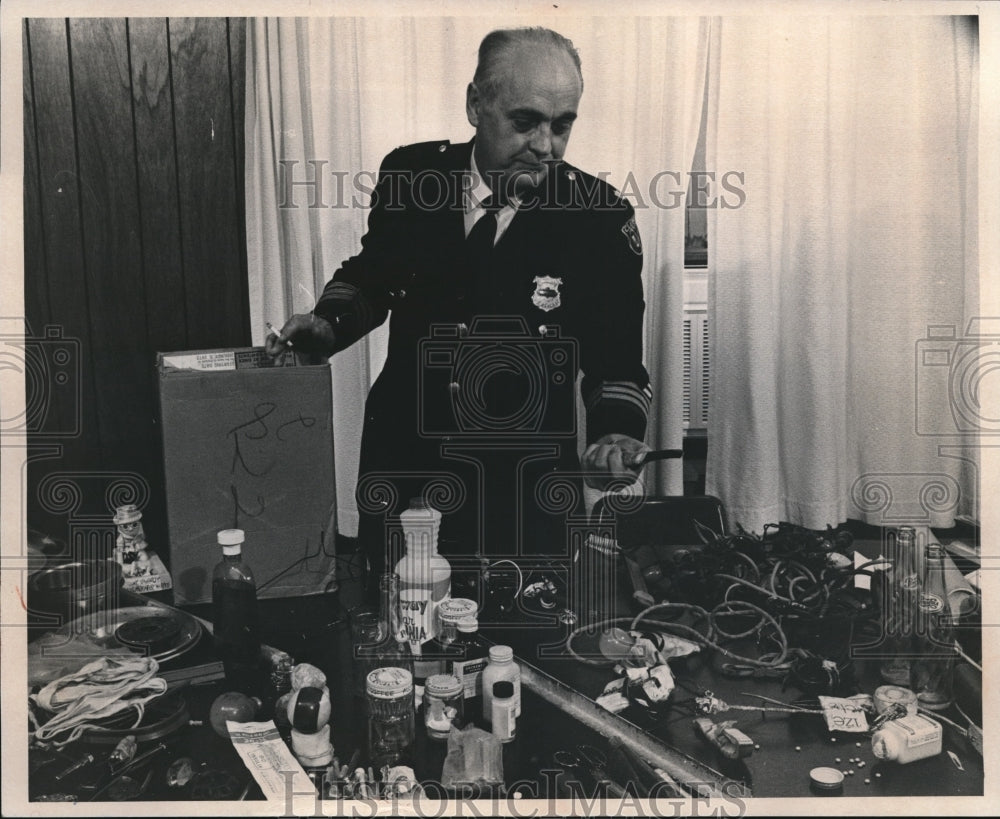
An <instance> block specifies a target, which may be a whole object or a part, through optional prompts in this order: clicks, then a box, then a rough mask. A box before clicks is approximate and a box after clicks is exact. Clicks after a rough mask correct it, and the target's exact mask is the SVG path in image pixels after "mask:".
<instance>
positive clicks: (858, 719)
mask: <svg viewBox="0 0 1000 819" xmlns="http://www.w3.org/2000/svg"><path fill="white" fill-rule="evenodd" d="M819 706H820V708H822V709H823V717H824V718H825V719H826V727H827V728H829V729H830V730H831V731H847V732H848V733H865V732H866V731H867V730H868V718H867V717H866V716H865V709H864V706H863V705H862V704H860V703H859V702H857V701H856V700H852V699H844V698H842V697H823V696H821V697H820V698H819Z"/></svg>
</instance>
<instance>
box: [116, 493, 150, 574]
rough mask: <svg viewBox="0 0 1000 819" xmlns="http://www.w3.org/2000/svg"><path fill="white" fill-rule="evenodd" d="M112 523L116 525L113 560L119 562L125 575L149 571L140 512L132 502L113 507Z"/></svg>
mask: <svg viewBox="0 0 1000 819" xmlns="http://www.w3.org/2000/svg"><path fill="white" fill-rule="evenodd" d="M114 523H115V525H116V526H117V527H118V537H117V538H116V540H115V560H117V561H118V563H120V564H121V567H122V574H123V575H124V576H125V577H138V576H139V575H141V574H147V573H148V572H149V555H147V554H146V549H147V548H149V547H148V546H147V544H146V533H145V532H144V531H143V528H142V512H140V511H139V508H138V507H137V506H136V505H135V504H134V503H128V504H125V505H124V506H119V507H118V508H117V509H115V516H114Z"/></svg>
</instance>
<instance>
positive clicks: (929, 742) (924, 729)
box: [872, 714, 942, 765]
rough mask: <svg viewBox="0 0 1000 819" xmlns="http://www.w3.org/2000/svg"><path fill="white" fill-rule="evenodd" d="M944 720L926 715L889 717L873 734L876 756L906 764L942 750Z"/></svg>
mask: <svg viewBox="0 0 1000 819" xmlns="http://www.w3.org/2000/svg"><path fill="white" fill-rule="evenodd" d="M941 735H942V731H941V723H940V722H937V721H936V720H933V719H931V718H930V717H928V716H925V715H924V714H907V715H906V716H905V717H900V718H899V719H894V720H890V721H889V722H887V723H885V724H884V725H883V726H882V727H881V728H879V729H878V730H877V731H876V732H875V733H874V734H872V753H873V754H874V755H875V757H876V759H884V760H887V761H889V762H898V763H899V764H900V765H905V764H907V763H908V762H915V761H916V760H918V759H925V758H927V757H929V756H937V755H938V754H939V753H941Z"/></svg>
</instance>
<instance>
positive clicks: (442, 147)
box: [438, 145, 448, 153]
mask: <svg viewBox="0 0 1000 819" xmlns="http://www.w3.org/2000/svg"><path fill="white" fill-rule="evenodd" d="M447 147H448V146H447V145H438V151H440V152H441V153H444V152H445V150H446V149H447Z"/></svg>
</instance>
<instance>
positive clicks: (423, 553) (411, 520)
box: [395, 500, 451, 700]
mask: <svg viewBox="0 0 1000 819" xmlns="http://www.w3.org/2000/svg"><path fill="white" fill-rule="evenodd" d="M400 523H401V524H402V526H403V535H404V537H405V539H406V553H405V554H404V555H403V557H402V559H401V560H400V561H399V562H398V563H397V564H396V569H395V572H396V574H397V575H399V617H400V624H399V629H400V633H399V641H400V642H402V643H404V644H406V645H408V646H410V651H411V654H412V655H413V673H414V677H415V678H416V679H426V678H427V677H429V676H431V675H432V674H435V673H437V672H438V671H439V670H440V669H439V668H438V664H437V661H436V658H435V657H434V656H433V652H431V651H427V650H423V646H424V644H425V643H427V642H428V641H429V640H431V639H433V638H434V636H435V634H437V616H436V613H437V607H438V605H439V604H440V603H441V602H442V601H443V600H447V599H448V598H450V597H451V564H450V563H448V561H447V560H445V559H444V558H443V557H441V555H439V554H438V530H439V529H440V528H441V513H440V512H439V511H437V509H431V508H429V507H427V506H426V505H425V504H424V503H423V502H422V501H420V500H417V501H414V502H413V503H411V504H410V508H409V509H407V510H405V511H404V512H403V513H402V514H401V515H400ZM418 647H420V650H418ZM427 648H428V649H429V648H430V646H428V647H427ZM421 689H422V685H419V684H418V685H417V699H418V700H419V699H420V698H421V696H422V694H423V692H422V690H421Z"/></svg>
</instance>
